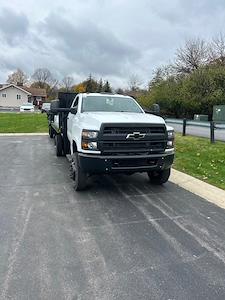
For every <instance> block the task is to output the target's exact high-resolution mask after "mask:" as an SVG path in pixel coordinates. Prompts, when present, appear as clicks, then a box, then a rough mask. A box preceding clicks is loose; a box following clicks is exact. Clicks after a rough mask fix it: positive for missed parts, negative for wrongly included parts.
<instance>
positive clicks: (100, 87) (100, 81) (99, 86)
mask: <svg viewBox="0 0 225 300" xmlns="http://www.w3.org/2000/svg"><path fill="white" fill-rule="evenodd" d="M101 92H103V82H102V78H101V79H100V80H99V82H98V93H101Z"/></svg>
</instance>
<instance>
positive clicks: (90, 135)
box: [82, 130, 98, 139]
mask: <svg viewBox="0 0 225 300" xmlns="http://www.w3.org/2000/svg"><path fill="white" fill-rule="evenodd" d="M97 137H98V131H93V130H83V131H82V138H83V139H96V138H97Z"/></svg>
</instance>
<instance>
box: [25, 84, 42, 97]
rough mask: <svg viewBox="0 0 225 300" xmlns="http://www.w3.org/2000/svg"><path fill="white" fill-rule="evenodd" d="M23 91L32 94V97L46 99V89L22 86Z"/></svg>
mask: <svg viewBox="0 0 225 300" xmlns="http://www.w3.org/2000/svg"><path fill="white" fill-rule="evenodd" d="M23 89H24V90H26V91H28V92H29V93H31V94H32V96H39V97H47V94H46V89H40V88H34V87H27V86H23Z"/></svg>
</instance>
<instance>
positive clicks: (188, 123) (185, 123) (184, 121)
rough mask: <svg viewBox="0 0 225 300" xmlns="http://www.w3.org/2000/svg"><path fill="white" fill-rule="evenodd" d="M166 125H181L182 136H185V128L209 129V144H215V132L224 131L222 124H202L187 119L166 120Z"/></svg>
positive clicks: (202, 122) (224, 126)
mask: <svg viewBox="0 0 225 300" xmlns="http://www.w3.org/2000/svg"><path fill="white" fill-rule="evenodd" d="M166 122H168V123H174V124H180V125H182V135H183V136H186V131H187V126H197V127H206V128H209V133H210V142H211V143H215V130H219V129H222V130H225V125H224V124H218V123H216V122H214V121H211V122H204V121H201V122H200V121H193V120H188V119H166Z"/></svg>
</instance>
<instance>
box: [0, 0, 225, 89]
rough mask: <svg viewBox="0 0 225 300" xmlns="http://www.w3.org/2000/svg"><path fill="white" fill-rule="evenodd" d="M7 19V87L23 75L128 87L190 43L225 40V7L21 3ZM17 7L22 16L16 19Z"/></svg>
mask: <svg viewBox="0 0 225 300" xmlns="http://www.w3.org/2000/svg"><path fill="white" fill-rule="evenodd" d="M5 3H6V4H5V6H6V8H5V9H2V10H1V12H0V43H1V47H0V66H1V68H0V82H3V81H5V80H6V79H7V75H8V73H9V72H12V71H13V70H15V69H16V68H18V67H20V68H21V69H23V70H24V71H25V72H27V73H28V74H32V73H33V71H34V69H35V68H38V67H47V68H49V69H50V70H51V71H52V72H53V73H54V74H55V76H56V77H57V78H58V79H61V78H62V77H63V76H65V75H67V74H70V75H73V76H74V77H75V79H76V80H77V81H79V80H83V79H85V78H86V77H87V76H88V75H89V73H92V74H93V75H94V76H97V77H98V78H99V77H104V78H107V79H109V80H112V83H113V84H115V86H116V87H117V86H119V85H122V86H125V85H126V84H127V82H128V78H129V76H130V75H131V74H132V73H133V74H138V75H139V77H140V78H141V79H142V81H143V82H145V83H147V81H148V80H149V79H150V78H151V76H152V71H153V69H154V68H155V67H157V66H159V65H161V64H166V63H168V62H169V61H170V60H172V59H173V56H174V53H175V51H176V49H177V48H178V47H180V46H182V45H183V43H184V41H185V39H187V38H190V37H198V36H199V37H200V38H203V39H206V40H208V39H211V38H212V37H214V36H216V35H217V34H218V33H220V32H224V31H225V29H224V19H225V2H224V0H223V1H222V0H214V1H211V0H199V1H196V0H190V1H183V0H170V1H167V0H151V1H149V0H133V1H130V0H123V1H121V0H85V1H84V0H79V1H78V0H77V1H76V2H75V3H74V0H67V2H66V5H65V1H62V0H55V1H54V4H53V2H52V1H50V0H40V1H36V0H29V2H26V3H25V2H24V1H21V0H14V1H7V2H5ZM15 6H16V12H15Z"/></svg>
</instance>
